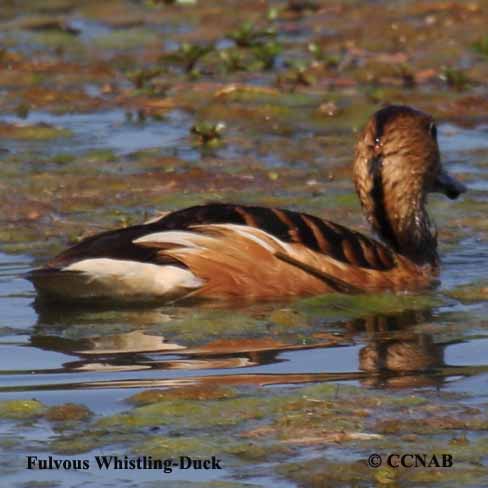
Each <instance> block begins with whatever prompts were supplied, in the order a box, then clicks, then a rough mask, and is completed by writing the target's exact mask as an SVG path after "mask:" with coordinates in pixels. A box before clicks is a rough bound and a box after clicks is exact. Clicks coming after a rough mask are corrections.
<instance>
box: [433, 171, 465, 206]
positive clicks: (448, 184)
mask: <svg viewBox="0 0 488 488" xmlns="http://www.w3.org/2000/svg"><path fill="white" fill-rule="evenodd" d="M434 191H435V192H437V193H444V195H446V196H447V198H450V199H451V200H454V199H456V198H457V197H458V196H459V195H461V193H464V192H465V191H467V187H466V186H465V185H463V184H462V183H461V182H460V181H458V180H456V178H453V177H452V176H451V175H450V174H448V173H447V172H446V171H441V172H440V173H439V175H438V176H437V179H436V181H435V185H434Z"/></svg>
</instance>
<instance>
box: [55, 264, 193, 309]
mask: <svg viewBox="0 0 488 488" xmlns="http://www.w3.org/2000/svg"><path fill="white" fill-rule="evenodd" d="M63 271H77V272H78V273H75V274H73V278H72V281H73V286H74V287H76V290H75V289H71V290H65V293H64V294H65V295H66V294H68V295H69V296H71V295H74V296H78V297H84V298H90V297H107V298H117V299H126V298H127V299H128V300H129V299H130V300H137V299H139V300H141V299H155V298H162V297H172V296H178V295H179V296H182V295H184V294H185V293H188V292H190V291H193V290H196V289H198V288H200V287H201V286H202V285H203V282H202V280H200V279H199V278H198V277H197V276H195V275H194V274H193V273H192V272H191V271H190V270H189V269H185V268H181V267H179V266H172V265H162V266H161V265H157V264H151V263H141V262H137V261H127V260H119V259H110V258H93V259H84V260H82V261H78V262H76V263H73V264H70V265H69V266H67V267H65V268H63ZM76 284H78V286H76Z"/></svg>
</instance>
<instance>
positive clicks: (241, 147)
mask: <svg viewBox="0 0 488 488" xmlns="http://www.w3.org/2000/svg"><path fill="white" fill-rule="evenodd" d="M159 3H161V2H159ZM163 3H164V5H162V4H161V5H158V2H145V3H144V5H142V3H140V2H139V3H136V2H125V1H124V0H120V1H119V0H113V2H110V3H107V4H105V3H103V2H96V1H87V2H84V5H83V6H82V5H80V4H77V3H76V2H72V1H70V0H62V1H60V2H53V4H52V5H51V3H50V2H49V5H48V4H46V5H44V6H40V4H36V2H29V6H30V7H29V8H27V10H26V9H24V8H22V7H19V5H17V3H16V2H7V4H6V5H5V8H4V9H3V10H2V9H0V27H2V28H0V40H1V41H2V46H1V47H2V49H3V45H5V50H2V49H0V65H1V66H0V68H3V67H5V66H6V67H7V68H8V69H0V111H1V115H0V176H1V179H0V224H1V225H0V449H2V452H3V461H4V462H3V463H0V476H1V478H2V483H7V484H8V486H19V487H25V488H27V487H33V486H40V485H42V486H63V487H64V486H66V487H75V486H80V485H81V484H82V483H84V484H87V483H88V484H97V486H99V485H100V486H102V485H103V486H145V487H151V486H161V484H163V486H171V487H175V486H176V487H180V488H183V487H185V488H211V487H213V488H242V487H250V486H266V487H267V486H273V487H283V488H288V487H290V488H291V487H302V486H306V487H307V488H308V487H312V488H318V487H322V486H325V485H323V483H324V481H323V480H325V479H327V480H328V479H330V485H327V486H339V487H342V486H358V487H361V488H363V487H374V486H379V485H382V486H383V485H385V486H386V484H385V483H386V482H385V480H387V481H388V480H390V481H391V486H402V487H403V486H405V487H414V486H415V487H417V486H432V485H433V484H436V486H441V487H445V488H448V487H457V486H473V487H478V486H484V485H486V484H487V483H488V478H487V475H486V473H485V472H483V469H484V468H485V466H486V462H487V460H488V447H487V444H486V436H485V434H486V430H487V429H488V427H487V426H488V417H487V412H488V409H487V408H486V407H487V405H488V362H487V360H486V357H487V356H488V334H487V325H488V323H487V319H486V317H488V301H487V296H488V295H487V289H488V288H487V287H488V282H487V270H488V227H487V226H486V210H487V205H488V171H487V167H488V166H487V161H488V144H487V137H486V135H487V127H488V126H487V121H486V113H485V112H484V108H483V107H484V105H483V103H485V102H484V99H485V98H484V97H486V93H485V92H486V87H485V86H484V81H485V80H486V76H485V74H484V73H485V72H484V71H483V70H484V69H485V68H484V66H486V62H484V63H483V62H481V61H480V59H481V58H480V57H479V56H481V55H480V54H479V53H478V54H477V53H476V52H475V51H474V50H473V49H472V48H471V47H470V46H471V43H472V39H471V38H470V39H465V38H464V37H463V36H464V35H465V33H466V32H468V31H470V32H471V31H472V35H474V34H475V33H476V34H477V35H478V34H479V35H482V34H483V35H484V34H485V33H484V30H485V29H484V27H483V26H484V25H486V22H485V23H484V24H483V22H481V23H480V22H478V19H479V18H481V15H484V14H482V13H481V11H478V10H476V8H475V7H476V5H477V3H476V2H471V3H470V4H469V5H467V6H462V5H457V7H456V8H453V9H447V10H446V9H444V7H443V6H442V5H441V4H439V5H437V4H435V5H434V4H433V5H430V6H427V7H425V6H424V5H423V4H422V2H407V3H405V2H398V5H397V7H398V8H399V10H398V12H397V11H396V10H395V12H393V10H391V9H389V7H386V6H385V5H386V3H385V2H375V8H377V9H378V15H377V23H375V25H371V26H370V27H371V29H372V30H371V32H369V34H368V36H361V35H360V36H359V37H358V38H357V39H356V38H355V36H356V35H357V34H358V33H360V32H361V29H360V28H359V27H361V25H360V24H362V21H361V18H362V16H364V15H369V14H370V12H369V11H368V9H370V8H371V7H370V6H365V5H362V4H361V3H360V2H338V4H337V5H336V4H330V5H329V4H327V5H325V3H324V2H318V3H319V4H320V3H324V6H323V8H320V9H319V10H317V11H316V10H314V7H313V6H309V9H310V10H305V13H293V12H291V11H288V10H286V9H284V10H283V9H282V8H283V5H282V4H284V2H278V1H276V2H275V1H273V2H269V5H267V6H266V10H265V11H262V12H261V11H260V18H259V19H258V20H256V18H255V17H256V9H257V8H258V7H257V6H256V3H255V2H249V4H248V3H247V2H239V3H238V6H236V4H235V2H233V0H228V2H222V5H223V6H220V4H219V6H215V5H213V4H211V2H210V3H206V2H194V3H192V2H186V6H183V5H180V3H181V2H176V3H177V5H171V6H170V5H169V3H171V2H163ZM264 3H265V2H264ZM264 3H263V2H259V5H260V7H259V8H261V9H263V8H265V7H263V5H264ZM310 3H311V4H314V3H317V2H310ZM139 4H140V5H139ZM149 4H151V5H149ZM224 4H225V5H224ZM463 5H464V4H463ZM227 9H232V11H233V12H235V14H236V15H238V17H239V19H241V20H242V21H244V20H249V19H251V20H253V22H256V25H254V26H253V27H252V28H253V29H255V30H257V31H258V32H259V29H258V28H264V27H272V28H273V29H276V30H277V36H276V39H275V38H274V37H272V36H271V38H269V37H266V42H268V41H269V40H270V39H271V40H272V39H275V40H276V42H278V43H279V44H280V51H279V53H278V54H277V55H276V59H275V60H274V63H272V66H271V67H270V66H268V67H266V65H263V64H260V62H261V61H262V59H263V56H265V55H266V54H267V53H266V49H269V45H268V46H266V45H264V47H263V42H261V41H259V42H258V44H257V46H256V45H252V46H250V47H249V46H248V47H242V48H239V49H237V50H236V41H233V40H232V38H236V35H237V36H238V35H239V31H238V30H239V25H238V24H237V25H236V24H235V22H234V20H232V19H231V17H232V16H229V15H226V14H227V13H228V10H227ZM270 9H271V10H270ZM273 9H277V11H276V12H274V11H273ZM362 9H366V11H363V10H362ZM451 10H452V12H451ZM394 15H398V16H399V18H398V19H397V21H398V22H397V23H396V24H391V22H392V16H394ZM451 16H452V17H451ZM54 18H55V19H57V20H56V21H55V22H54V23H53V19H54ZM232 18H233V17H232ZM358 19H359V20H358ZM404 19H406V20H404ZM231 20H232V22H231ZM358 22H359V24H358ZM419 23H420V25H422V26H430V27H428V28H427V27H426V29H434V30H435V29H437V28H440V27H441V26H442V30H441V31H435V32H434V34H435V35H433V37H432V38H431V41H429V43H428V44H429V49H427V50H426V42H425V39H423V40H420V41H419V39H417V37H416V36H415V35H414V34H413V32H417V31H418V25H419ZM261 24H262V25H261ZM376 24H377V25H376ZM383 24H384V25H383ZM390 24H391V25H390ZM331 25H334V26H335V27H334V30H331V27H330V26H331ZM393 25H396V27H395V28H393V27H392V26H393ZM66 26H71V27H72V28H74V29H75V30H79V32H77V33H76V32H73V31H72V32H71V33H70V32H69V30H68V32H67V31H66ZM412 26H414V29H413V30H408V29H407V30H406V31H405V32H403V30H402V29H404V28H405V27H408V28H411V27H412ZM467 26H468V27H470V28H469V29H468V27H467ZM376 28H378V32H376V31H375V30H374V29H376ZM351 29H352V30H351ZM397 29H399V33H398V35H399V36H404V37H405V38H406V39H408V40H409V42H412V43H414V44H413V45H414V46H415V43H416V42H420V44H419V48H418V49H419V52H421V53H422V56H421V57H420V58H419V59H420V61H418V60H417V58H416V57H414V56H411V51H408V53H409V54H408V55H405V56H406V58H405V59H406V60H404V59H403V57H402V55H403V54H404V53H403V51H402V49H403V48H401V47H399V46H403V43H404V41H402V40H401V39H402V37H399V39H400V40H398V39H396V37H395V36H394V35H393V34H392V36H393V37H392V38H391V39H390V37H389V35H388V36H386V37H385V36H384V33H385V32H388V33H389V32H390V31H391V32H396V30H397ZM444 29H446V32H447V35H448V36H449V40H451V39H457V40H458V43H457V44H456V45H455V46H458V45H459V46H461V47H459V46H458V47H452V46H453V44H452V43H451V42H450V41H449V42H447V41H446V40H445V39H444V38H443V37H442V35H443V30H444ZM243 30H244V31H245V29H244V28H243ZM400 31H402V33H400ZM478 31H479V32H478ZM481 31H483V32H481ZM375 32H376V33H375ZM429 32H430V31H429ZM236 33H237V34H236ZM240 35H241V36H243V35H244V41H245V40H246V39H245V32H244V34H242V32H241V33H240ZM248 35H249V33H248ZM256 35H258V34H256ZM261 35H262V34H261ZM267 35H268V34H266V36H267ZM336 36H337V38H338V39H351V38H354V41H351V42H349V41H347V42H345V41H344V42H343V41H337V43H336V40H335V38H336ZM375 36H376V37H375ZM258 38H259V35H258ZM376 38H377V39H379V40H381V42H379V44H378V45H376V44H375V39H376ZM185 42H187V43H189V45H192V44H194V43H196V44H198V45H200V44H203V45H207V44H208V43H209V42H214V43H215V45H216V50H215V52H211V53H210V54H208V55H206V56H204V57H203V58H201V59H199V60H198V61H197V62H196V64H195V65H194V66H193V68H192V69H190V68H189V67H188V66H190V65H188V64H186V67H185V63H188V59H186V58H185V56H183V58H182V59H179V60H177V61H174V60H173V61H171V59H167V58H168V56H169V55H173V56H174V55H175V54H176V55H178V53H179V49H180V48H181V46H182V45H183V43H185ZM253 42H256V41H255V40H254V41H253ZM310 42H314V43H317V44H318V45H321V46H322V49H323V50H324V53H323V56H322V57H320V56H319V55H318V54H316V55H315V57H311V51H310ZM385 42H390V43H391V45H390V44H389V45H388V46H389V47H385ZM462 42H464V43H465V45H464V47H462V44H461V43H462ZM329 43H330V44H329ZM378 46H380V47H378ZM448 46H449V47H448ZM408 47H409V49H412V50H413V51H415V47H410V46H408ZM260 49H261V51H260ZM405 49H406V48H405ZM447 49H462V63H460V66H461V67H463V69H467V70H468V73H467V75H466V76H468V77H469V79H470V80H471V78H472V80H471V81H472V83H471V84H470V83H468V84H467V85H466V86H465V87H461V86H460V85H459V86H455V85H449V84H445V83H444V82H441V81H440V80H441V79H442V76H444V77H445V74H444V75H442V73H444V71H443V70H445V68H446V63H447V64H448V61H449V62H451V60H452V59H456V57H455V56H454V55H453V54H452V53H450V52H448V51H447ZM378 50H379V51H378ZM377 51H378V52H377ZM383 51H384V52H383ZM392 53H393V54H392ZM226 54H228V55H229V56H231V57H232V56H235V58H232V59H231V60H230V61H231V63H230V66H231V67H230V68H229V65H228V64H226V63H229V58H225V55H226ZM268 54H269V52H268ZM372 54H374V56H372ZM397 54H398V55H399V58H398V59H400V61H397V60H396V58H395V56H397ZM416 54H418V53H416ZM223 55H224V56H223ZM240 56H241V57H240ZM376 56H377V58H378V59H381V58H382V57H383V58H385V59H386V61H378V66H376V65H375V59H376ZM336 58H337V60H336ZM226 59H227V61H226ZM264 59H268V58H266V57H265V58H264ZM483 59H485V58H483ZM260 60H261V61H260ZM297 60H300V61H302V60H306V61H307V63H309V64H308V65H307V66H308V67H307V68H306V69H305V71H303V70H301V68H300V67H298V66H295V65H294V64H293V63H296V61H297ZM446 60H447V61H446ZM268 61H269V59H268ZM417 62H418V63H419V64H418V65H417V64H416V63H417ZM232 63H235V65H232ZM243 63H244V64H243ZM232 66H233V67H232ZM426 66H428V67H431V66H433V68H432V69H433V70H434V75H433V76H432V78H428V77H427V78H425V79H426V80H427V81H426V82H423V81H422V79H423V78H422V77H419V80H420V81H418V82H417V83H418V85H417V86H414V87H413V88H412V87H405V86H403V85H402V84H401V83H403V82H402V81H401V80H402V77H404V78H408V76H407V75H408V71H409V70H411V74H412V76H415V75H417V74H418V73H419V72H420V73H421V74H422V73H423V76H424V77H425V67H426ZM456 66H457V65H456ZM190 67H191V66H190ZM466 67H467V68H466ZM155 68H157V69H158V70H159V71H158V72H157V73H156V74H155V73H152V72H151V70H153V69H155ZM458 68H459V66H458ZM309 72H310V73H309ZM308 74H310V77H307V76H308ZM454 74H456V73H454ZM461 74H462V73H461ZM441 75H442V76H441ZM458 75H459V73H458ZM145 76H147V79H146V78H145ZM459 76H460V75H459ZM134 80H135V81H134ZM137 80H139V81H137ZM462 81H463V79H462V76H460V81H459V80H458V84H459V83H461V82H462ZM399 82H400V84H399ZM441 83H444V84H442V85H441ZM236 87H237V88H236ZM463 90H466V92H464V91H463ZM391 101H397V102H398V103H408V104H412V105H416V106H418V107H419V108H421V109H423V110H425V111H429V112H432V113H434V115H435V116H436V118H437V119H438V120H439V123H438V133H439V145H440V149H441V154H442V160H443V161H444V164H445V166H446V168H447V169H448V170H449V171H450V172H451V173H453V174H456V175H458V176H459V177H460V178H461V179H462V180H463V181H464V182H465V183H466V184H467V186H468V187H469V192H468V193H467V194H465V195H463V196H462V197H461V198H460V199H459V200H458V201H454V202H451V201H448V200H447V199H445V198H444V197H442V196H439V195H435V196H432V197H431V198H430V201H429V210H430V212H431V216H432V218H433V220H435V222H436V225H437V228H438V230H439V242H440V253H441V258H442V269H441V275H440V284H439V286H438V287H437V288H436V289H434V290H432V291H429V292H424V293H422V294H411V295H403V294H400V295H393V294H375V295H371V296H367V297H365V296H354V297H349V296H342V295H331V296H324V297H316V298H312V299H297V300H293V301H291V302H286V303H283V302H277V303H265V304H240V306H234V307H230V306H228V307H227V308H225V307H222V306H217V305H215V304H207V305H199V306H179V305H166V306H160V307H152V308H149V307H142V308H141V307H139V308H120V307H111V308H110V307H108V308H107V307H106V308H100V307H87V306H84V307H62V306H58V305H52V304H51V305H49V306H47V305H45V304H39V303H36V302H35V298H36V296H35V291H34V289H33V287H32V285H31V284H30V282H28V281H26V280H25V279H24V278H23V275H24V274H25V273H26V272H27V271H29V270H30V269H31V268H33V267H36V266H38V265H39V264H40V263H42V262H44V261H45V260H46V259H47V258H48V257H49V256H51V255H53V254H55V253H56V252H58V251H59V250H60V249H62V248H63V247H65V246H66V245H68V243H72V242H77V241H78V240H79V239H81V238H83V237H84V236H85V235H89V234H92V233H94V232H99V231H101V230H104V229H108V228H114V227H117V226H124V225H129V224H132V223H135V222H141V221H143V220H144V219H146V218H148V217H151V216H153V215H154V214H155V213H156V212H157V211H167V210H171V209H174V208H179V207H182V206H185V205H191V204H197V203H202V202H206V201H209V200H212V201H215V200H218V201H225V200H227V201H228V200H232V201H238V202H242V203H257V204H263V205H277V206H281V207H288V208H293V209H299V210H303V211H306V212H310V213H313V214H316V215H319V216H321V217H324V218H329V219H331V220H335V221H338V222H341V223H343V224H345V225H348V226H350V227H353V228H357V229H359V230H361V231H362V232H369V231H368V230H367V228H366V226H365V224H364V221H363V219H362V217H361V216H360V208H359V204H358V202H357V199H356V197H355V195H354V193H353V188H352V183H351V181H350V176H351V175H350V161H351V158H352V156H353V144H354V141H355V139H356V137H357V132H358V130H359V129H360V127H361V126H362V125H363V124H364V122H365V120H366V119H367V117H368V116H369V115H370V114H371V113H372V112H373V111H374V110H376V109H377V108H378V107H379V106H380V105H381V104H382V103H386V102H391ZM466 107H467V108H466ZM219 121H223V122H225V124H226V129H225V131H224V132H223V135H222V136H221V138H220V137H217V138H215V139H212V140H210V141H208V143H207V142H205V141H204V140H203V139H202V138H199V136H196V135H195V134H193V133H192V132H191V128H192V127H193V126H195V124H200V123H202V122H205V123H208V124H210V127H211V126H212V124H215V123H216V122H219ZM69 404H74V407H73V405H69ZM84 409H89V410H90V413H87V412H86V410H84ZM78 416H79V417H78ZM373 452H379V453H382V454H383V453H384V454H387V453H389V452H390V453H391V452H403V453H406V452H428V453H443V452H451V453H453V455H454V456H455V466H454V467H453V469H452V470H451V471H449V472H447V471H445V470H444V471H442V470H430V471H429V470H425V469H424V470H397V471H394V472H390V471H389V470H383V468H382V469H380V470H374V469H371V468H368V467H367V465H366V459H367V457H368V455H369V454H371V453H373ZM100 454H107V455H111V454H117V455H120V456H124V455H129V456H140V455H152V456H153V457H154V458H167V457H177V456H179V455H188V456H194V457H195V458H198V457H205V456H208V455H216V456H218V457H222V459H223V464H224V469H223V470H221V471H218V470H214V471H192V470H187V471H185V470H175V471H174V473H173V474H171V475H169V474H168V475H166V474H165V475H163V474H162V473H161V472H159V471H150V470H136V471H131V470H110V471H98V470H96V469H90V470H87V471H74V470H33V471H31V470H28V469H26V456H28V455H37V456H39V457H42V456H44V457H45V456H49V455H51V456H54V457H56V458H59V459H71V460H73V459H80V458H81V459H83V458H87V459H90V460H91V461H92V462H94V461H93V459H94V456H96V455H100ZM178 482H181V483H179V484H178ZM214 482H215V483H214ZM2 486H3V485H2ZM6 486H7V485H6Z"/></svg>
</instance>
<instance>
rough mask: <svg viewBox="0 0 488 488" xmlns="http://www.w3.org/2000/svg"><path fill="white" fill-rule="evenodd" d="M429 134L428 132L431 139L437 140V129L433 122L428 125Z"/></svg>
mask: <svg viewBox="0 0 488 488" xmlns="http://www.w3.org/2000/svg"><path fill="white" fill-rule="evenodd" d="M429 132H430V135H431V136H432V139H434V140H436V139H437V127H436V125H435V124H434V122H431V123H430V125H429Z"/></svg>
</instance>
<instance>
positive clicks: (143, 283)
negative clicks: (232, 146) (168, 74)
mask: <svg viewBox="0 0 488 488" xmlns="http://www.w3.org/2000/svg"><path fill="white" fill-rule="evenodd" d="M352 173H353V183H354V186H355V189H356V193H357V195H358V198H359V201H360V203H361V208H362V211H363V213H364V215H365V217H366V220H367V222H368V223H369V224H370V226H371V228H372V230H373V232H374V233H375V234H376V236H377V238H372V237H369V236H367V235H364V234H362V233H360V232H357V231H355V230H352V229H349V228H347V227H345V226H343V225H341V224H339V223H335V222H332V221H329V220H325V219H322V218H318V217H316V216H313V215H309V214H307V213H299V212H295V211H291V210H286V209H282V208H269V207H264V206H252V205H241V204H232V203H208V204H202V205H196V206H192V207H188V208H184V209H181V210H176V211H173V212H170V213H166V214H164V215H162V216H160V217H158V218H156V219H153V220H150V221H147V222H145V223H142V224H138V225H133V226H129V227H125V228H120V229H116V230H109V231H106V232H102V233H100V234H97V235H94V236H90V237H88V238H85V239H84V240H82V241H81V242H80V243H78V244H76V245H74V246H73V247H70V248H68V249H67V250H65V251H63V252H61V253H60V254H59V255H57V256H56V257H54V258H52V259H51V260H50V261H48V262H47V264H46V265H44V266H43V267H42V268H38V269H34V270H32V271H31V272H30V273H29V275H28V279H30V280H31V281H32V283H33V284H34V287H35V289H36V291H37V294H38V297H39V299H42V300H50V301H53V300H54V301H79V300H81V301H86V300H112V301H122V302H148V301H157V302H175V301H185V300H237V301H240V300H280V299H286V298H290V297H298V296H310V295H319V294H326V293H334V292H335V293H368V292H380V291H386V290H390V291H392V292H402V291H407V292H408V291H412V290H421V289H427V288H430V287H432V286H434V284H435V283H437V282H438V274H439V266H440V259H439V254H438V248H437V232H436V230H435V227H434V226H433V224H432V223H431V220H430V218H429V215H428V212H427V209H426V204H427V195H428V193H431V192H438V193H443V194H445V195H446V196H447V197H448V198H449V199H456V198H457V197H459V195H461V194H462V193H464V192H465V191H466V187H465V185H464V184H462V183H461V182H460V181H458V180H457V179H455V178H454V177H452V176H451V175H449V174H448V173H447V171H446V170H445V169H444V168H443V166H442V164H441V158H440V152H439V146H438V141H437V127H436V123H435V121H434V119H433V118H432V117H431V116H430V115H428V114H426V113H424V112H421V111H419V110H417V109H414V108H412V107H409V106H405V105H388V106H386V107H383V108H381V109H380V110H378V111H377V112H376V113H374V114H373V115H372V116H371V118H370V119H369V121H368V122H367V123H366V125H365V127H364V129H363V130H362V132H361V133H360V135H359V137H358V141H357V144H356V148H355V155H354V163H353V171H352Z"/></svg>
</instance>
